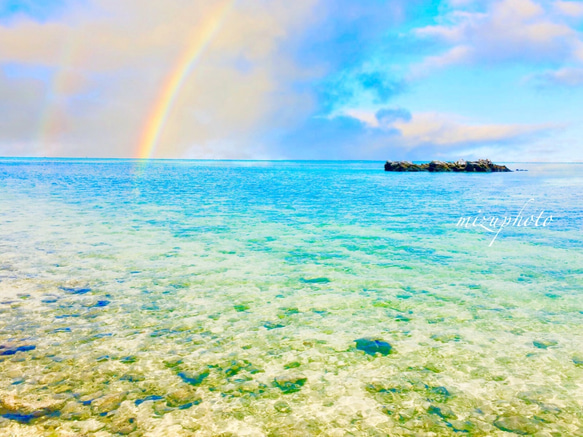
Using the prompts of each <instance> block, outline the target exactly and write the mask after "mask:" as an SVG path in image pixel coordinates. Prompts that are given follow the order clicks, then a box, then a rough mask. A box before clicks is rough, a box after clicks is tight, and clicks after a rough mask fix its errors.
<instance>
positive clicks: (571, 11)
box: [555, 1, 583, 18]
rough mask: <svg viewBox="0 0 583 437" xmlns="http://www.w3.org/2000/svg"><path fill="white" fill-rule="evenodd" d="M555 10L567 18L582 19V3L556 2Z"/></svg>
mask: <svg viewBox="0 0 583 437" xmlns="http://www.w3.org/2000/svg"><path fill="white" fill-rule="evenodd" d="M555 8H556V9H557V10H558V11H559V12H560V13H561V14H564V15H568V16H569V17H575V18H578V17H583V3H581V2H579V1H557V2H555Z"/></svg>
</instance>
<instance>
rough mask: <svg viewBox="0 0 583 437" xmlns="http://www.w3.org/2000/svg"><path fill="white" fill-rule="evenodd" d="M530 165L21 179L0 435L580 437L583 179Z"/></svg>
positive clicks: (240, 165) (3, 230)
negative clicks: (525, 218)
mask: <svg viewBox="0 0 583 437" xmlns="http://www.w3.org/2000/svg"><path fill="white" fill-rule="evenodd" d="M510 166H511V167H512V168H514V167H520V168H526V169H528V170H529V171H528V172H515V173H508V174H503V173H501V174H399V173H385V172H384V171H383V169H382V163H379V162H237V161H222V162H213V161H194V162H193V161H154V162H150V163H149V164H147V166H143V165H139V164H138V163H136V162H132V161H116V160H102V161H95V160H18V159H4V160H0V434H1V435H96V436H107V435H115V434H116V433H117V434H120V433H121V434H127V435H135V436H138V435H151V436H155V435H168V436H182V435H185V436H186V435H201V436H212V435H224V436H227V435H237V436H260V435H270V436H280V435H281V436H284V435H289V436H298V435H306V436H307V435H325V436H344V435H359V436H360V435H363V436H367V435H375V436H376V435H444V436H445V435H458V434H460V433H461V434H465V435H488V436H490V435H509V434H505V433H506V432H514V433H519V434H520V433H522V434H536V435H540V436H551V435H583V328H582V326H583V299H582V294H583V250H582V249H583V242H582V238H581V229H582V225H583V212H582V210H581V206H582V202H583V197H582V194H583V172H582V171H581V170H582V169H583V165H576V164H553V165H551V164H545V165H543V164H536V165H535V164H519V165H518V164H510ZM531 198H532V199H534V201H532V202H530V203H529V204H528V207H527V208H526V209H525V214H526V213H528V215H530V214H536V215H538V213H539V212H540V211H544V217H547V216H548V215H552V217H553V221H552V222H549V223H548V224H547V226H542V225H541V226H538V227H532V226H531V227H526V228H525V227H516V226H515V227H512V226H508V227H507V228H505V229H503V231H502V232H501V233H500V235H499V236H498V237H497V239H496V240H495V242H494V243H493V244H492V245H491V246H490V245H489V244H490V241H491V240H492V234H491V233H488V232H487V231H486V230H484V229H483V228H478V227H471V226H470V227H467V228H463V229H462V228H460V227H458V226H456V225H457V223H458V220H459V218H460V217H461V216H466V217H467V216H475V215H476V214H478V212H479V211H481V214H485V215H488V216H496V217H500V218H502V217H504V216H505V215H510V214H514V215H515V214H516V213H517V212H518V211H519V210H520V209H521V207H522V206H523V205H525V203H526V202H528V200H529V199H531ZM541 223H542V222H541ZM539 224H540V223H539ZM361 338H368V339H377V340H379V342H380V341H382V342H386V343H389V344H390V345H391V346H392V349H391V350H390V353H388V354H386V352H388V347H387V345H386V344H385V343H379V342H377V343H376V344H377V345H382V346H383V347H380V348H379V349H378V350H379V351H380V352H382V353H375V349H374V347H373V348H372V349H371V348H370V347H369V348H368V349H367V348H366V347H364V348H363V347H360V348H357V343H355V340H357V339H361ZM362 344H363V343H362V342H361V345H362ZM33 346H34V349H33V348H32V347H33ZM361 349H364V350H361Z"/></svg>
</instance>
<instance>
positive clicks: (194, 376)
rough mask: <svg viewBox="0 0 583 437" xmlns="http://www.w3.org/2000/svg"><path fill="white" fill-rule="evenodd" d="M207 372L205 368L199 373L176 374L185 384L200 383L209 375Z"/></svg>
mask: <svg viewBox="0 0 583 437" xmlns="http://www.w3.org/2000/svg"><path fill="white" fill-rule="evenodd" d="M209 374H210V373H209V372H208V370H205V371H203V372H200V373H186V372H179V373H178V376H179V377H180V379H182V380H183V381H184V382H186V383H187V384H190V385H200V384H201V383H202V382H203V381H204V380H205V379H206V378H207V377H208V376H209Z"/></svg>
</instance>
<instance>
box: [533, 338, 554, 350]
mask: <svg viewBox="0 0 583 437" xmlns="http://www.w3.org/2000/svg"><path fill="white" fill-rule="evenodd" d="M532 344H533V345H534V347H537V348H539V349H546V348H548V347H551V346H556V345H557V344H559V343H558V342H557V341H555V340H535V341H533V342H532Z"/></svg>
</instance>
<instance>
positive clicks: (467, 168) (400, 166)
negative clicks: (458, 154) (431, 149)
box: [385, 159, 512, 173]
mask: <svg viewBox="0 0 583 437" xmlns="http://www.w3.org/2000/svg"><path fill="white" fill-rule="evenodd" d="M385 171H396V172H418V171H429V172H434V173H437V172H457V173H492V172H510V171H512V170H510V169H509V168H508V167H506V166H505V165H498V164H494V163H493V162H492V161H490V160H489V159H480V160H478V161H464V160H463V159H460V160H458V161H456V162H443V161H431V162H430V163H428V164H413V163H411V162H409V161H387V162H386V163H385Z"/></svg>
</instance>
